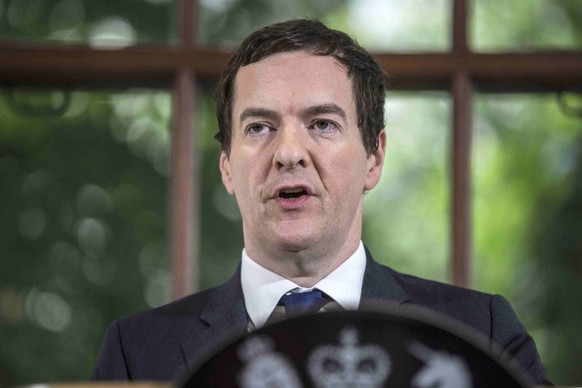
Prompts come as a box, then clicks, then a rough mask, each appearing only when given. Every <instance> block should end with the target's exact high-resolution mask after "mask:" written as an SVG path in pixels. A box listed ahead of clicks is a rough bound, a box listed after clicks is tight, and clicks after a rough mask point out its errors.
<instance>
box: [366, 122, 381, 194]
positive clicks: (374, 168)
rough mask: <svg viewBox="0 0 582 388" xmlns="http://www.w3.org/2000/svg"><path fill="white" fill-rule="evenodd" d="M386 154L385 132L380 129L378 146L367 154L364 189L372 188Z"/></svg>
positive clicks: (378, 180)
mask: <svg viewBox="0 0 582 388" xmlns="http://www.w3.org/2000/svg"><path fill="white" fill-rule="evenodd" d="M385 154H386V132H385V131H384V130H382V132H380V134H379V135H378V148H377V149H376V150H375V151H374V152H372V153H371V154H370V156H368V162H367V166H368V173H367V174H366V180H365V182H364V190H366V191H367V190H372V189H373V188H374V187H376V185H377V184H378V182H380V177H381V176H382V167H383V166H384V156H385Z"/></svg>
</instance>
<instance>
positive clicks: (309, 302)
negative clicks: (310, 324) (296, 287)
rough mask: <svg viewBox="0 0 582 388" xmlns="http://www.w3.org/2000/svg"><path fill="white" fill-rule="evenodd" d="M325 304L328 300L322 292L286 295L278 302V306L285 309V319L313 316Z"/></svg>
mask: <svg viewBox="0 0 582 388" xmlns="http://www.w3.org/2000/svg"><path fill="white" fill-rule="evenodd" d="M327 302H329V300H328V299H327V298H326V295H325V294H324V293H323V292H321V291H319V290H311V291H307V292H291V293H286V294H285V295H283V297H282V298H281V300H280V301H279V305H282V306H284V307H285V315H286V317H287V318H293V317H297V316H300V315H305V314H314V313H316V312H318V311H319V310H321V308H322V307H323V306H324V305H325V304H326V303H327Z"/></svg>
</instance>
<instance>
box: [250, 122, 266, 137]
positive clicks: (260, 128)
mask: <svg viewBox="0 0 582 388" xmlns="http://www.w3.org/2000/svg"><path fill="white" fill-rule="evenodd" d="M269 131H271V127H269V126H268V125H266V124H263V123H254V124H251V125H249V126H248V127H247V130H246V132H247V133H250V134H251V135H260V134H264V133H267V132H269Z"/></svg>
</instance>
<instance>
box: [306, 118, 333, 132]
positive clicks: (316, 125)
mask: <svg viewBox="0 0 582 388" xmlns="http://www.w3.org/2000/svg"><path fill="white" fill-rule="evenodd" d="M310 128H312V129H315V130H317V131H321V132H331V131H334V130H335V129H337V125H336V124H335V123H334V122H332V121H329V120H321V119H319V120H315V121H314V122H313V123H312V124H311V126H310Z"/></svg>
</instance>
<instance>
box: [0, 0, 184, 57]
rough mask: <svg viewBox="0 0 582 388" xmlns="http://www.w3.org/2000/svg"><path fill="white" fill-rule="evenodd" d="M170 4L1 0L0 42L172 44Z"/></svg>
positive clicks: (161, 0) (159, 0)
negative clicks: (170, 42) (169, 42)
mask: <svg viewBox="0 0 582 388" xmlns="http://www.w3.org/2000/svg"><path fill="white" fill-rule="evenodd" d="M173 15H174V5H173V2H172V1H171V0H132V1H127V0H125V1H118V0H100V1H91V0H0V40H19V41H20V40H27V41H37V42H38V41H41V42H52V43H76V44H89V45H91V46H95V47H126V46H130V45H134V44H139V43H153V42H168V41H169V40H170V37H171V33H172V31H171V28H172V18H173Z"/></svg>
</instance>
